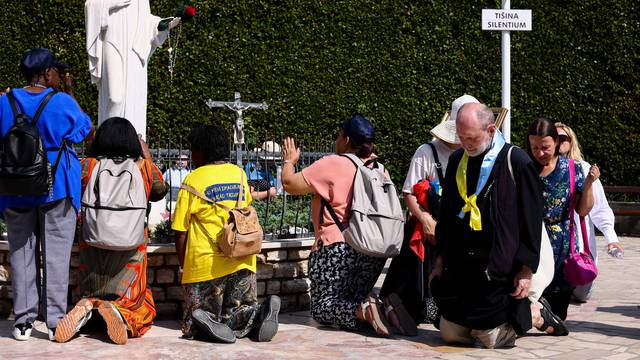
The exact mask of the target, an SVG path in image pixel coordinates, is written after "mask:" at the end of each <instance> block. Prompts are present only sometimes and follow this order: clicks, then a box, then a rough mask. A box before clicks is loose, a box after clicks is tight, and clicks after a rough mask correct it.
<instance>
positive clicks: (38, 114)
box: [33, 91, 56, 125]
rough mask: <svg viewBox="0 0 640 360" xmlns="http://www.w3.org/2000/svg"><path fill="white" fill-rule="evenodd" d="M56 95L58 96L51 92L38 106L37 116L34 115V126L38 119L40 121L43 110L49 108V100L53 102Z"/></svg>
mask: <svg viewBox="0 0 640 360" xmlns="http://www.w3.org/2000/svg"><path fill="white" fill-rule="evenodd" d="M55 94H56V92H55V91H51V92H49V93H48V94H47V95H45V97H44V99H42V101H40V105H38V109H37V110H36V113H35V115H33V124H34V125H35V124H37V123H38V119H40V114H42V110H44V107H45V106H47V104H48V103H49V100H51V98H52V97H53V95H55Z"/></svg>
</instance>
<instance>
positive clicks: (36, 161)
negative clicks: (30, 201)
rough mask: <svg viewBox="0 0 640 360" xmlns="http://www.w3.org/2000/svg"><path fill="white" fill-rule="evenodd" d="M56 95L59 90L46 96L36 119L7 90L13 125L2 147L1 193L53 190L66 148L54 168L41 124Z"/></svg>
mask: <svg viewBox="0 0 640 360" xmlns="http://www.w3.org/2000/svg"><path fill="white" fill-rule="evenodd" d="M53 95H55V91H52V92H50V93H48V94H47V95H46V96H45V97H44V99H42V101H41V102H40V105H38V109H37V110H36V113H35V115H34V116H33V118H32V117H31V116H29V115H27V114H25V113H24V108H23V107H22V105H21V104H20V103H19V102H18V101H17V99H16V98H15V96H14V94H13V92H11V91H10V92H9V93H7V98H8V100H9V104H10V105H11V110H12V111H13V126H11V127H10V128H9V131H7V133H6V134H5V136H4V138H2V144H1V146H2V147H0V195H14V196H16V195H44V194H46V193H47V192H52V191H51V190H52V188H53V180H54V179H53V176H54V175H55V170H56V169H57V167H58V163H59V162H60V154H61V153H62V151H60V152H59V153H58V157H57V159H56V163H55V166H54V167H53V169H52V168H51V164H50V163H49V160H48V159H47V153H46V151H45V150H46V149H45V148H44V144H43V143H42V137H41V136H40V130H39V129H38V126H37V124H38V119H39V118H40V114H41V113H42V110H44V108H45V106H47V103H48V102H49V100H51V98H52V97H53ZM18 107H20V110H18ZM62 146H63V147H65V146H66V144H65V142H64V141H63V143H62ZM50 150H58V149H50ZM60 150H61V149H60Z"/></svg>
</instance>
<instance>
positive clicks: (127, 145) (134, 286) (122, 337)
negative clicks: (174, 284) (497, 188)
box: [55, 118, 168, 344]
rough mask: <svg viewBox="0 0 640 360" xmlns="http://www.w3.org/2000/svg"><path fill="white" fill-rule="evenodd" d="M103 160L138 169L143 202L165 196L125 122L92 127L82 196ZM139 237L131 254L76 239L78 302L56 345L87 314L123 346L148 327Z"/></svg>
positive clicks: (151, 313) (150, 312)
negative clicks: (96, 315) (102, 323)
mask: <svg viewBox="0 0 640 360" xmlns="http://www.w3.org/2000/svg"><path fill="white" fill-rule="evenodd" d="M104 159H116V160H115V161H116V162H117V161H119V160H118V159H120V160H125V159H133V160H134V161H135V162H136V164H137V166H138V168H139V169H140V173H141V175H142V182H143V183H144V191H145V195H146V199H147V201H158V200H160V199H162V197H163V196H164V195H165V194H166V193H167V190H168V186H167V184H166V183H165V182H164V179H163V178H162V172H160V170H159V169H158V168H157V167H156V165H155V164H154V163H153V160H152V158H151V154H150V153H149V149H148V148H147V145H146V144H145V142H144V141H143V140H142V139H139V138H138V135H137V134H136V130H135V128H134V127H133V125H131V123H130V122H129V121H128V120H126V119H123V118H111V119H108V120H107V121H105V122H104V123H103V124H102V125H101V126H100V127H99V128H98V131H97V133H96V137H95V140H94V142H93V144H92V145H91V149H90V151H89V157H87V158H86V159H84V160H82V192H83V194H84V193H85V192H86V191H92V189H87V184H88V183H89V179H90V178H91V174H92V173H93V171H94V170H95V169H96V166H99V165H100V162H101V160H104ZM134 178H135V176H134ZM83 198H84V197H83ZM105 225H107V226H113V227H115V228H117V227H119V226H120V224H111V223H109V224H105ZM113 232H114V233H132V232H133V229H126V228H122V229H114V230H113ZM142 234H143V235H142ZM142 234H141V236H144V239H141V240H140V241H137V243H141V244H142V245H140V246H138V247H137V248H135V249H133V250H107V249H102V248H98V247H94V246H91V245H89V244H88V243H87V242H86V240H87V239H84V238H82V237H81V238H80V240H79V246H78V248H79V255H80V267H79V274H78V275H79V276H78V277H79V286H78V291H79V293H80V296H81V297H82V299H81V300H80V301H79V302H78V303H77V304H76V306H75V307H74V308H73V309H72V310H71V311H70V312H69V313H68V314H67V315H66V316H65V317H64V318H63V319H62V320H60V323H59V324H58V328H57V330H56V333H55V336H56V341H58V342H65V341H69V340H70V339H71V338H72V337H73V336H74V335H75V334H76V332H77V331H78V330H79V329H80V327H82V326H83V325H84V324H85V323H86V322H87V321H88V320H89V318H90V317H91V313H92V310H93V309H97V310H98V312H99V313H100V315H101V316H102V317H103V318H104V320H105V322H106V324H107V333H108V335H109V338H110V339H111V340H112V341H113V342H115V343H116V344H125V343H126V342H127V338H128V337H140V336H142V335H144V333H146V332H147V331H148V330H149V329H150V328H151V324H152V323H153V318H154V317H155V316H156V309H155V304H154V302H153V297H152V296H151V290H150V289H149V288H147V242H148V229H146V228H145V229H144V232H143V233H142Z"/></svg>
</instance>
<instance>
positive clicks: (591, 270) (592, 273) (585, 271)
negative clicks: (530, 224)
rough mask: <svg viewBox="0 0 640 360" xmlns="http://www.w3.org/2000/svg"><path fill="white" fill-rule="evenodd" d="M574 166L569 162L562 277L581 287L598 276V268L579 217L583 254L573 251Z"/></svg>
mask: <svg viewBox="0 0 640 360" xmlns="http://www.w3.org/2000/svg"><path fill="white" fill-rule="evenodd" d="M575 178H576V174H575V165H574V161H573V160H569V182H570V185H569V216H570V220H569V222H570V225H569V234H570V235H569V237H570V239H571V240H570V243H569V251H570V253H569V255H568V256H567V258H566V259H565V260H564V276H565V278H566V279H567V281H568V282H569V284H571V285H573V286H581V285H586V284H589V283H591V282H592V281H593V280H595V279H596V277H597V276H598V268H597V267H596V263H595V261H594V260H593V258H592V257H591V251H590V250H589V238H588V236H587V226H586V224H585V220H584V217H583V216H580V228H581V230H582V242H583V244H584V250H585V252H576V250H575V237H576V232H575V226H574V225H575V224H574V223H575V221H574V216H573V211H574V209H575Z"/></svg>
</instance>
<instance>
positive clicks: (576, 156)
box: [555, 122, 584, 161]
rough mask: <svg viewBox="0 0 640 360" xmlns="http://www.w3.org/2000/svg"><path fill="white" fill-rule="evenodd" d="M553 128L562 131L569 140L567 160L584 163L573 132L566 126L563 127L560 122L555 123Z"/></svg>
mask: <svg viewBox="0 0 640 360" xmlns="http://www.w3.org/2000/svg"><path fill="white" fill-rule="evenodd" d="M555 126H556V128H560V129H562V130H564V132H566V133H567V135H569V138H570V139H571V147H570V148H569V152H568V153H567V158H569V159H573V160H577V161H584V158H583V157H582V150H581V149H580V143H579V142H578V137H576V133H575V132H573V130H572V129H571V128H570V127H569V126H568V125H565V124H563V123H561V122H557V123H555Z"/></svg>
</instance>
